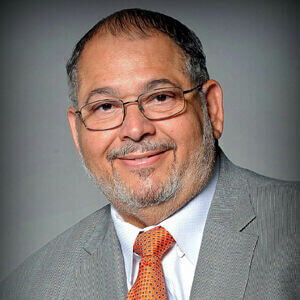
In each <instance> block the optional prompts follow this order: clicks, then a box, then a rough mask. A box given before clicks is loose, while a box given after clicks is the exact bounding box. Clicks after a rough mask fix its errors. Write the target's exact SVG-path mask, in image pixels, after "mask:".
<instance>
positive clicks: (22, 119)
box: [0, 0, 300, 278]
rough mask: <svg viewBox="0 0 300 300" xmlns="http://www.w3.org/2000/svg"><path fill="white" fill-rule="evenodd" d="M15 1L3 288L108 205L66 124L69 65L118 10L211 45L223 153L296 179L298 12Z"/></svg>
mask: <svg viewBox="0 0 300 300" xmlns="http://www.w3.org/2000/svg"><path fill="white" fill-rule="evenodd" d="M107 2H108V3H106V2H105V3H104V2H103V1H74V0H73V1H71V0H70V1H22V2H21V1H10V2H9V3H6V4H5V5H3V4H2V7H1V15H0V17H1V21H0V22H1V26H0V34H1V48H0V49H1V81H0V85H1V89H0V95H1V118H0V122H1V148H0V149H1V156H0V160H1V171H2V172H1V207H0V209H1V210H0V211H1V212H0V214H1V215H0V222H1V224H0V225H1V236H0V237H1V240H0V245H1V247H0V257H1V261H0V278H3V277H4V276H5V275H6V274H8V272H9V271H11V270H12V269H13V268H15V267H16V266H17V265H18V264H19V263H21V262H22V261H23V260H24V259H25V258H26V257H27V256H28V255H30V254H31V253H32V252H33V251H34V250H37V249H38V248H40V247H41V246H42V245H44V244H45V243H46V242H47V241H49V240H50V239H51V238H53V237H55V236H56V235H57V234H58V233H60V232H62V231H63V230H65V229H66V228H68V227H70V226H71V225H73V224H74V223H75V222H77V221H78V220H80V219H81V218H83V217H85V216H86V215H88V214H89V213H91V212H92V211H94V210H96V209H97V208H100V207H101V206H102V205H103V204H104V203H105V200H104V199H103V196H102V195H101V194H100V192H99V191H98V190H97V189H96V188H95V187H94V186H93V184H92V183H90V182H89V180H88V178H87V176H86V175H85V172H84V170H83V169H82V168H81V164H80V162H79V159H78V158H77V154H76V153H75V148H74V147H73V144H72V140H71V135H70V133H69V129H68V123H67V119H66V109H67V107H68V98H67V85H66V75H65V69H64V65H65V63H66V60H67V58H68V57H69V55H70V53H71V50H72V48H73V46H74V45H75V43H76V42H77V41H78V40H79V39H80V37H81V36H82V35H83V34H84V33H85V32H86V31H87V30H88V29H89V28H90V27H91V26H92V25H94V24H95V23H96V22H97V21H98V20H99V19H100V18H102V17H104V16H106V15H108V14H110V13H112V12H113V11H115V10H118V9H121V8H128V7H142V8H148V9H152V10H157V11H161V12H163V13H166V14H169V15H171V16H173V17H175V18H177V19H179V20H180V21H182V22H184V23H185V24H186V25H188V26H189V27H190V28H192V29H193V30H194V31H195V32H196V33H197V35H198V36H199V37H200V39H201V40H202V42H203V45H204V48H205V51H206V53H207V65H208V69H209V72H210V75H211V77H212V78H215V79H217V80H218V81H219V82H220V83H221V85H222V87H223V90H224V102H225V103H224V108H225V130H224V135H223V137H222V139H221V142H220V144H221V146H222V148H223V149H224V151H225V153H227V155H228V156H229V158H230V159H232V160H233V161H234V162H235V163H237V164H239V165H241V166H244V167H246V168H250V169H252V170H254V171H256V172H258V173H261V174H264V175H267V176H272V177H276V178H280V179H286V180H299V179H300V171H299V155H298V146H299V119H298V114H299V100H298V86H299V67H298V61H299V55H298V53H297V52H298V51H297V50H299V43H298V32H297V26H298V19H299V15H297V11H299V7H297V5H296V4H295V3H296V2H294V1H286V0H285V1H274V0H273V1H234V2H233V1H180V2H179V1H161V0H160V1H157V0H152V1H121V0H119V1H107Z"/></svg>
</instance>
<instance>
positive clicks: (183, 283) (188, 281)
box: [111, 161, 219, 300]
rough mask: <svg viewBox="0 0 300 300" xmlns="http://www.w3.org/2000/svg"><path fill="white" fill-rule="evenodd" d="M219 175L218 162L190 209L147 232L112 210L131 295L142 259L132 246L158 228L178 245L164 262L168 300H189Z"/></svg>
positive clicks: (167, 255) (112, 208)
mask: <svg viewBox="0 0 300 300" xmlns="http://www.w3.org/2000/svg"><path fill="white" fill-rule="evenodd" d="M218 175H219V167H218V161H217V163H216V167H215V170H214V172H213V174H212V176H211V178H210V180H209V181H208V183H207V184H206V186H205V188H204V189H203V190H202V191H201V192H200V193H199V194H198V195H197V196H196V197H195V198H194V199H193V200H192V201H190V202H189V203H188V204H187V205H185V206H184V207H183V208H182V209H180V210H179V211H177V212H176V213H175V214H174V215H172V216H171V217H169V218H168V219H166V220H164V221H162V222H161V223H159V224H157V225H154V226H149V227H146V228H144V229H141V228H138V227H135V226H133V225H132V224H130V223H127V222H125V221H124V220H123V218H122V217H121V216H120V215H119V213H118V212H117V211H116V210H115V208H114V207H113V206H111V215H112V220H113V222H114V225H115V228H116V232H117V235H118V238H119V240H120V244H121V248H122V253H123V257H124V264H125V272H126V278H127V287H128V291H129V290H130V288H131V287H132V285H133V284H134V282H135V280H136V278H137V275H138V269H139V262H140V257H139V256H138V255H137V254H135V253H133V245H134V242H135V239H136V237H137V235H138V234H139V232H141V231H147V230H149V229H151V228H153V227H156V226H158V225H160V226H162V227H164V228H165V229H166V230H168V231H169V233H170V234H171V235H172V236H173V238H174V239H175V241H176V243H175V244H174V246H172V248H171V249H170V251H169V252H168V253H167V254H166V255H165V256H164V257H163V259H162V267H163V273H164V277H165V282H166V288H167V295H168V299H169V300H173V299H176V300H177V299H178V300H185V299H189V296H190V292H191V287H192V283H193V278H194V274H195V269H196V264H197V259H198V255H199V250H200V246H201V241H202V234H203V230H204V225H205V222H206V218H207V214H208V210H209V207H210V204H211V200H212V198H213V195H214V192H215V189H216V184H217V180H218Z"/></svg>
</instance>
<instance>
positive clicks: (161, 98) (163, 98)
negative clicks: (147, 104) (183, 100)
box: [153, 94, 171, 102]
mask: <svg viewBox="0 0 300 300" xmlns="http://www.w3.org/2000/svg"><path fill="white" fill-rule="evenodd" d="M170 98H171V96H169V95H165V94H159V95H156V96H155V97H153V100H154V101H157V102H164V101H166V100H168V99H170Z"/></svg>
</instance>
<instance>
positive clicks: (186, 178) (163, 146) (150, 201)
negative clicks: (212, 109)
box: [81, 97, 216, 211]
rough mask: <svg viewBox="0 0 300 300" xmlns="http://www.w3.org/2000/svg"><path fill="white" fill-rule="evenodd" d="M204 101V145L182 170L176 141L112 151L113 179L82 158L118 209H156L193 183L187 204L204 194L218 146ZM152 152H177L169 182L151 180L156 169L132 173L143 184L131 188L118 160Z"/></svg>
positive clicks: (109, 156)
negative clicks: (120, 173) (122, 174)
mask: <svg viewBox="0 0 300 300" xmlns="http://www.w3.org/2000/svg"><path fill="white" fill-rule="evenodd" d="M202 99H203V100H202ZM201 101H202V108H203V126H202V130H203V137H202V144H201V145H199V149H197V151H195V152H194V153H193V154H192V155H191V157H190V158H189V159H188V160H187V161H186V162H185V163H184V164H183V166H182V167H181V168H179V166H178V163H177V161H176V155H175V152H176V148H177V147H176V144H175V143H174V142H173V141H172V140H165V141H159V142H155V141H151V139H144V140H142V141H141V142H138V143H137V142H134V141H128V142H127V143H126V144H125V145H123V146H122V147H120V148H119V149H114V150H112V151H110V152H109V153H108V154H107V159H108V161H110V162H111V167H112V171H113V172H112V175H110V174H109V173H108V172H105V173H102V174H101V175H97V174H96V172H93V171H92V170H91V168H90V167H89V166H88V163H87V162H86V161H85V159H84V157H83V156H82V155H81V158H82V162H83V165H84V168H85V170H86V171H87V174H88V175H89V177H90V178H91V179H92V180H93V182H94V183H95V184H96V185H97V187H98V188H99V189H100V190H101V191H102V192H103V194H104V195H105V196H106V198H107V199H108V200H109V201H110V202H111V203H112V204H113V205H114V206H115V207H118V206H120V205H121V206H125V207H127V208H128V209H129V210H130V211H134V210H136V209H140V208H143V207H149V206H156V205H159V204H160V203H163V202H166V201H168V200H170V199H173V198H175V197H176V195H177V194H178V193H179V192H180V191H181V190H182V188H184V186H185V185H186V183H190V182H194V183H195V188H194V190H193V191H191V192H190V197H189V198H188V199H186V202H185V203H187V202H188V201H189V200H191V199H192V198H193V197H194V196H195V195H196V194H197V193H199V192H200V191H201V190H202V188H203V187H204V186H205V184H206V182H207V181H208V179H209V177H210V175H211V173H212V171H213V169H214V165H215V158H216V145H215V138H214V136H213V130H212V126H211V122H210V119H209V116H208V112H207V108H206V100H205V99H204V97H201ZM152 150H155V151H159V152H163V151H168V150H170V151H173V155H174V161H173V163H172V164H171V165H170V166H169V168H168V170H167V172H166V174H165V176H164V177H165V178H166V180H165V181H164V182H160V183H158V184H155V183H154V182H153V181H152V178H151V175H152V174H153V173H154V172H155V168H151V167H150V168H142V169H138V170H134V171H132V173H133V175H137V177H138V178H139V181H136V185H135V186H134V187H132V186H130V185H129V184H127V183H126V182H125V181H124V180H123V179H122V178H121V176H120V175H119V174H118V172H117V171H116V169H115V168H114V165H113V162H114V160H115V159H116V158H118V157H122V156H124V155H126V154H129V153H133V152H139V153H143V152H147V151H152ZM138 182H141V183H142V186H140V187H137V185H139V183H138ZM185 203H184V204H185Z"/></svg>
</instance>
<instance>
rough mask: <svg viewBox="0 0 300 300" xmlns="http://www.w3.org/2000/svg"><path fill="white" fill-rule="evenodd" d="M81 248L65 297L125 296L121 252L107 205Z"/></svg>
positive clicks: (110, 297) (100, 297)
mask: <svg viewBox="0 0 300 300" xmlns="http://www.w3.org/2000/svg"><path fill="white" fill-rule="evenodd" d="M81 251H82V254H81V257H82V258H81V262H80V264H79V266H78V268H77V270H76V272H75V273H76V274H75V276H74V277H75V280H74V285H73V287H72V292H71V293H70V294H69V297H68V299H69V298H70V299H125V298H126V295H127V286H126V275H125V268H124V261H123V255H122V251H121V247H120V243H119V240H118V237H117V234H116V231H115V228H114V225H113V222H112V220H111V216H110V210H109V207H108V208H107V212H106V214H105V217H104V218H102V220H101V224H100V223H99V224H96V226H95V229H94V230H93V233H92V234H91V236H90V238H89V240H88V242H87V243H86V244H85V246H84V247H83V249H82V250H81Z"/></svg>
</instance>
